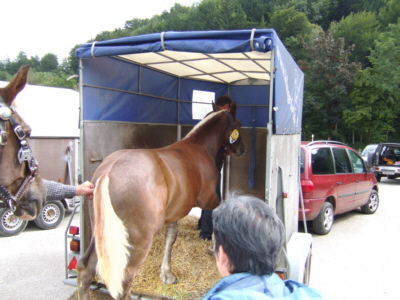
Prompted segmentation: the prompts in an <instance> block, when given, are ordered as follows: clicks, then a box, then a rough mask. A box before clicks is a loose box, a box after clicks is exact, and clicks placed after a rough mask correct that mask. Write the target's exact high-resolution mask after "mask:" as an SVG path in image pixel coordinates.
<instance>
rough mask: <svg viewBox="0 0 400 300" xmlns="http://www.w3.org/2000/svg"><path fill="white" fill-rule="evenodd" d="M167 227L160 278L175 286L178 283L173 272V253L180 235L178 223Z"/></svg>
mask: <svg viewBox="0 0 400 300" xmlns="http://www.w3.org/2000/svg"><path fill="white" fill-rule="evenodd" d="M165 226H166V228H165V252H164V259H163V262H162V265H161V274H160V278H161V280H162V281H163V282H164V283H165V284H173V283H175V282H176V277H175V275H174V274H173V273H172V271H171V252H172V246H173V245H174V243H175V240H176V236H177V233H178V222H173V223H169V224H166V225H165Z"/></svg>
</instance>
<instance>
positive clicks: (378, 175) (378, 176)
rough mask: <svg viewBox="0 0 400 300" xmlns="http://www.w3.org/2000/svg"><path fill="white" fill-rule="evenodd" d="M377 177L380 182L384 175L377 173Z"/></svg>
mask: <svg viewBox="0 0 400 300" xmlns="http://www.w3.org/2000/svg"><path fill="white" fill-rule="evenodd" d="M375 178H376V181H378V182H380V181H381V178H382V175H381V174H376V175H375Z"/></svg>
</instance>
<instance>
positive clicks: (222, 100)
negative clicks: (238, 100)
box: [215, 95, 232, 110]
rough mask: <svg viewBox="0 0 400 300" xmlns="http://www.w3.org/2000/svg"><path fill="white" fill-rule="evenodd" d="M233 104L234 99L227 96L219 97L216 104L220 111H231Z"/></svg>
mask: <svg viewBox="0 0 400 300" xmlns="http://www.w3.org/2000/svg"><path fill="white" fill-rule="evenodd" d="M231 103H232V99H231V98H229V96H226V95H224V96H220V97H218V99H217V101H215V104H216V105H217V106H218V107H219V108H220V109H226V110H229V106H230V104H231Z"/></svg>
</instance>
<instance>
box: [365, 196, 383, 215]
mask: <svg viewBox="0 0 400 300" xmlns="http://www.w3.org/2000/svg"><path fill="white" fill-rule="evenodd" d="M378 206H379V196H378V192H377V191H375V190H373V191H372V192H371V194H370V195H369V198H368V202H367V204H365V205H363V206H361V211H362V212H363V213H364V214H369V215H371V214H374V213H375V212H376V211H377V209H378Z"/></svg>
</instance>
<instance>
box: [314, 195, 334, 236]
mask: <svg viewBox="0 0 400 300" xmlns="http://www.w3.org/2000/svg"><path fill="white" fill-rule="evenodd" d="M333 216H334V211H333V206H332V204H331V203H330V202H325V203H324V204H323V205H322V208H321V211H320V212H319V214H318V216H317V217H316V218H315V219H314V220H313V230H314V232H315V233H316V234H320V235H325V234H328V233H329V232H330V231H331V229H332V225H333Z"/></svg>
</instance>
